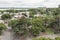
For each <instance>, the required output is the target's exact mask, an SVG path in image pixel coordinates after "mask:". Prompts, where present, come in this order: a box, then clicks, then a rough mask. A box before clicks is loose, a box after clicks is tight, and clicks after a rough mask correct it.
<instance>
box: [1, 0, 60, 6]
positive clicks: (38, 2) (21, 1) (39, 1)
mask: <svg viewBox="0 0 60 40" xmlns="http://www.w3.org/2000/svg"><path fill="white" fill-rule="evenodd" d="M59 4H60V0H0V7H58V5H59Z"/></svg>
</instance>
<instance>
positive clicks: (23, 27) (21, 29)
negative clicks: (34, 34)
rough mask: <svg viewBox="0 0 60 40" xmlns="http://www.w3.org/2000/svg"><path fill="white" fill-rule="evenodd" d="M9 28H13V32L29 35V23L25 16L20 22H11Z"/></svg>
mask: <svg viewBox="0 0 60 40" xmlns="http://www.w3.org/2000/svg"><path fill="white" fill-rule="evenodd" d="M9 26H11V27H12V30H13V31H14V32H15V33H18V34H27V33H28V32H29V29H28V27H29V22H28V20H27V19H26V18H25V17H24V16H23V17H21V18H20V19H19V20H12V21H10V22H9Z"/></svg>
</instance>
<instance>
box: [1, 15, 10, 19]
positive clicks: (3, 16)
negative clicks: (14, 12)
mask: <svg viewBox="0 0 60 40" xmlns="http://www.w3.org/2000/svg"><path fill="white" fill-rule="evenodd" d="M1 19H2V20H6V19H11V15H10V14H3V15H2V16H1Z"/></svg>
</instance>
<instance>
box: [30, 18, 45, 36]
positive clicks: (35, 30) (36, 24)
mask: <svg viewBox="0 0 60 40" xmlns="http://www.w3.org/2000/svg"><path fill="white" fill-rule="evenodd" d="M31 22H32V27H31V29H30V31H31V33H32V34H33V35H34V36H37V35H39V33H40V32H43V31H44V30H45V27H44V24H43V19H42V18H41V17H38V18H33V19H32V21H31Z"/></svg>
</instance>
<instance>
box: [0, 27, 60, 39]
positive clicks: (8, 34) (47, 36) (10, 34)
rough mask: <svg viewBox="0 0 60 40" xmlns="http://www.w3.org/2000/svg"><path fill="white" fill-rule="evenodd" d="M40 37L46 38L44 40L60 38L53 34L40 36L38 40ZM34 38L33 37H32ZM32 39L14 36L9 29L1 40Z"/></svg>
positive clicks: (59, 35) (0, 37) (58, 35)
mask: <svg viewBox="0 0 60 40" xmlns="http://www.w3.org/2000/svg"><path fill="white" fill-rule="evenodd" d="M40 37H44V38H52V39H54V38H55V37H60V34H52V35H40V36H38V37H36V38H40ZM32 38H33V37H32ZM32 38H30V37H27V38H25V37H23V36H16V37H15V36H13V33H12V31H11V29H10V28H9V27H8V28H7V30H6V31H4V33H3V34H2V35H1V36H0V40H32Z"/></svg>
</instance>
